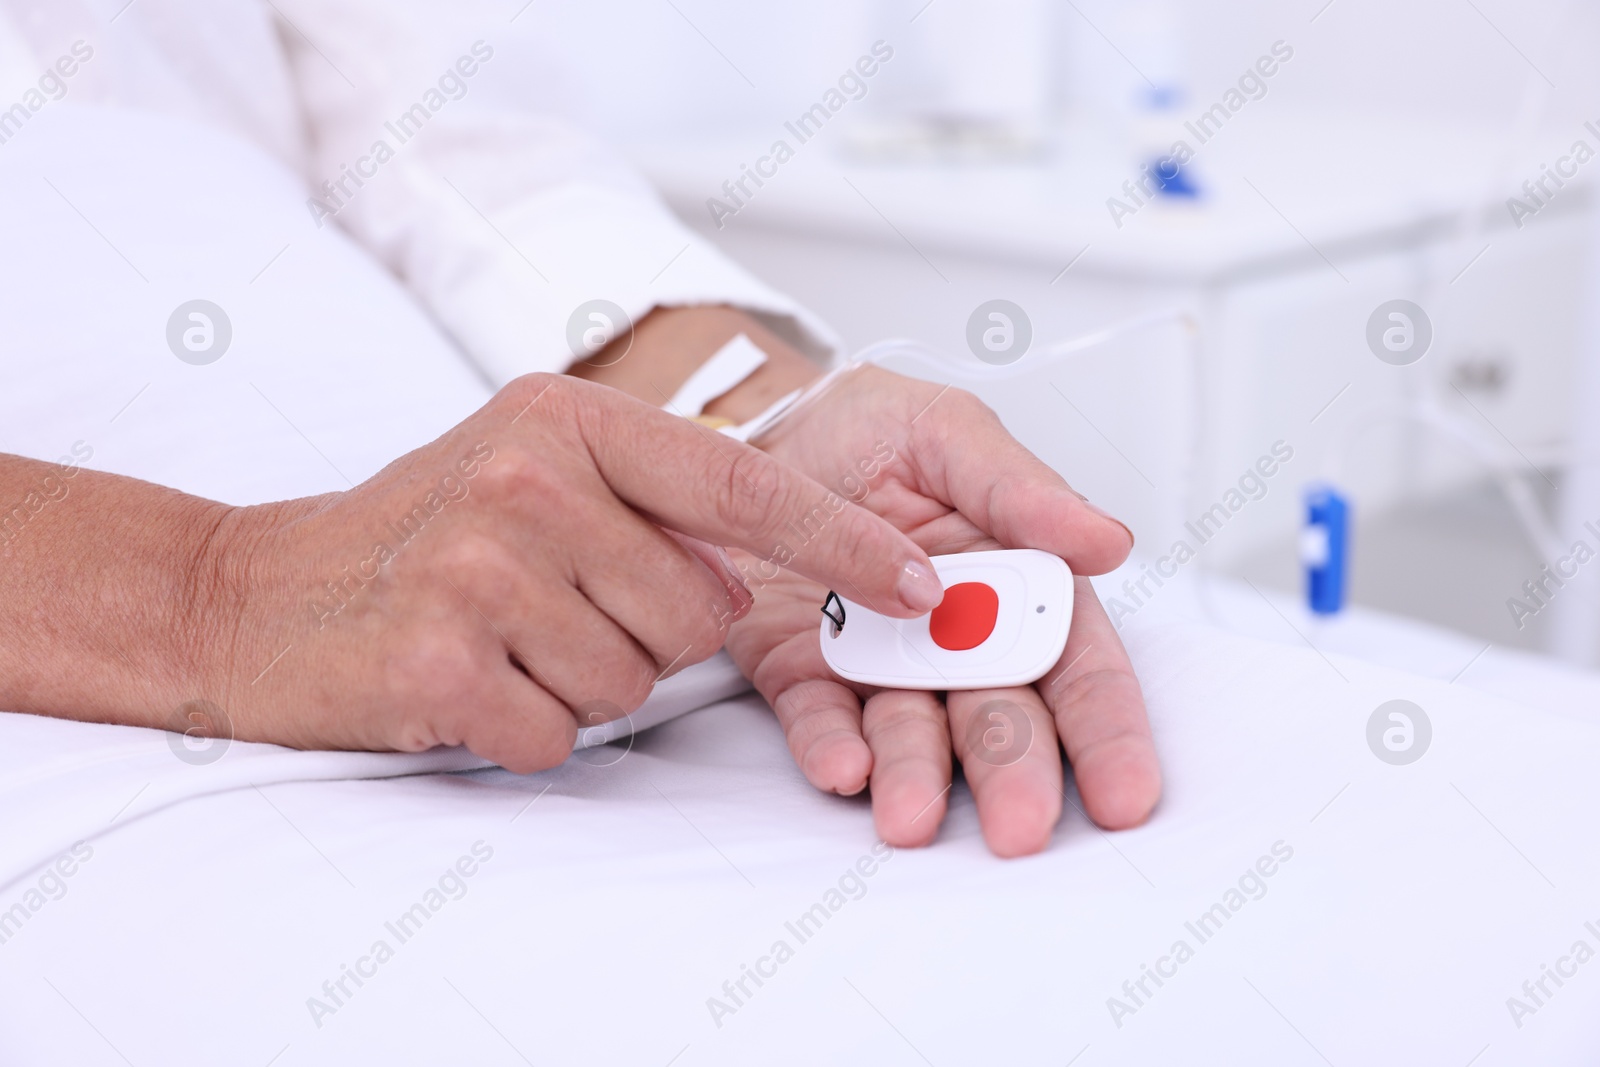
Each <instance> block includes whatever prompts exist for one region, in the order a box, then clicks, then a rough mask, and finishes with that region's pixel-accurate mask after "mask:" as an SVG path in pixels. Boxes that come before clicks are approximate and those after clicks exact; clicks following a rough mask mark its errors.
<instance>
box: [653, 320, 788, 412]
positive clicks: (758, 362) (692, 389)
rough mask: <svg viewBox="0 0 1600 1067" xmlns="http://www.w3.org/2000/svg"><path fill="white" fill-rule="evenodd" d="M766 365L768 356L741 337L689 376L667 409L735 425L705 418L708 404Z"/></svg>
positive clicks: (737, 336)
mask: <svg viewBox="0 0 1600 1067" xmlns="http://www.w3.org/2000/svg"><path fill="white" fill-rule="evenodd" d="M766 362H767V354H766V353H765V352H763V351H761V349H760V348H758V347H757V346H756V343H755V342H754V341H752V340H750V338H748V337H746V336H745V335H744V334H742V333H741V334H738V335H736V336H735V337H734V338H733V340H731V341H729V342H728V343H727V344H725V345H723V346H722V347H721V348H719V349H717V350H716V351H715V352H713V353H712V355H711V358H710V359H708V360H706V361H705V362H704V363H702V364H701V365H700V366H699V367H698V368H697V369H696V370H695V372H694V373H693V374H691V375H689V380H688V381H686V382H684V383H683V384H682V385H681V386H679V387H678V391H677V392H676V393H673V394H672V399H671V400H668V401H667V409H668V410H669V411H672V412H675V413H677V414H679V415H682V416H684V417H685V418H690V419H694V420H695V421H697V422H701V423H710V422H713V421H715V422H720V423H721V424H723V425H732V420H731V419H721V420H718V419H716V417H715V416H710V415H706V414H705V410H706V405H707V404H709V403H711V402H712V401H713V400H715V399H716V398H717V397H719V396H721V395H722V394H723V393H726V392H727V391H728V390H730V389H732V388H733V387H734V386H736V385H738V384H739V383H740V382H742V381H744V380H745V379H746V378H748V377H750V375H752V374H754V373H755V372H756V371H758V370H760V369H761V368H762V367H763V366H765V365H766ZM713 428H714V429H715V428H720V427H719V426H714V427H713Z"/></svg>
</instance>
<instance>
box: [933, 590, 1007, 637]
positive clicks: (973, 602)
mask: <svg viewBox="0 0 1600 1067" xmlns="http://www.w3.org/2000/svg"><path fill="white" fill-rule="evenodd" d="M999 617H1000V595H999V594H998V593H996V592H995V591H994V590H993V589H990V588H989V587H988V586H987V585H984V584H983V583H982V582H962V583H961V584H960V585H952V586H951V587H950V588H948V589H946V590H945V591H944V599H943V600H942V601H940V602H939V606H938V607H936V608H934V609H933V615H932V617H931V618H929V620H928V633H929V635H930V636H932V637H933V643H934V644H936V645H938V646H939V647H940V648H944V649H949V650H950V651H951V652H965V651H966V650H967V649H969V648H977V647H978V646H979V645H981V644H983V643H984V642H985V641H987V640H988V639H989V635H990V634H992V633H994V623H995V620H996V619H997V618H999Z"/></svg>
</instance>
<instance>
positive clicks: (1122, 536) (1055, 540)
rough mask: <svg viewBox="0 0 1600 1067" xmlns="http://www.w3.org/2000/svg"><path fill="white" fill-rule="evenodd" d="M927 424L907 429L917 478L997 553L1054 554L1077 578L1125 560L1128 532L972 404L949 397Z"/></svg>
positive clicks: (957, 394) (933, 408)
mask: <svg viewBox="0 0 1600 1067" xmlns="http://www.w3.org/2000/svg"><path fill="white" fill-rule="evenodd" d="M927 416H928V417H927V418H925V419H919V420H918V421H919V423H920V425H916V426H914V427H913V429H914V430H916V431H918V433H917V434H916V436H914V438H913V440H912V448H913V450H914V454H915V456H916V459H917V465H918V468H919V470H920V471H921V472H922V473H923V474H924V475H925V476H927V477H928V478H929V480H930V481H931V483H932V484H931V486H930V488H933V489H934V491H935V492H936V493H938V494H939V495H940V496H941V497H942V498H943V499H944V500H945V501H946V502H947V503H949V504H950V505H952V506H953V507H955V508H956V509H957V510H959V511H960V512H961V514H963V515H965V516H966V517H967V518H968V519H970V520H971V521H972V523H973V524H974V525H976V526H977V527H978V528H979V529H981V530H983V531H984V532H985V533H987V534H989V535H990V536H991V537H993V538H994V539H995V540H997V541H999V542H1000V544H1001V545H1003V546H1004V547H1006V548H1037V549H1041V550H1043V551H1045V552H1051V553H1054V554H1055V555H1057V556H1060V557H1061V558H1062V559H1064V560H1066V561H1067V563H1068V564H1069V565H1070V566H1071V567H1072V570H1073V572H1074V573H1077V574H1103V573H1105V572H1106V571H1109V570H1112V569H1113V568H1115V567H1117V566H1119V565H1120V564H1121V563H1122V561H1123V560H1124V559H1126V558H1127V556H1128V552H1129V550H1130V549H1131V548H1132V547H1133V532H1132V531H1130V530H1129V529H1128V527H1127V526H1126V525H1124V524H1123V523H1121V522H1119V521H1118V520H1116V519H1114V518H1112V517H1111V516H1110V515H1108V514H1107V513H1106V512H1104V511H1102V510H1100V509H1099V508H1097V507H1095V506H1094V505H1093V504H1091V503H1089V502H1088V501H1087V500H1086V499H1084V497H1083V496H1082V495H1081V494H1079V493H1078V492H1077V491H1075V490H1074V489H1073V488H1072V487H1071V486H1070V485H1068V484H1067V481H1066V479H1065V478H1063V477H1061V475H1060V474H1058V473H1056V471H1055V470H1054V469H1053V468H1052V467H1051V466H1050V465H1049V464H1047V463H1045V462H1044V460H1042V459H1040V458H1039V457H1038V456H1035V455H1034V454H1033V453H1032V452H1030V451H1028V449H1027V448H1025V447H1024V446H1023V444H1022V443H1021V442H1020V441H1018V440H1017V439H1016V438H1015V437H1012V436H1011V433H1010V431H1008V430H1007V429H1006V428H1005V426H1004V424H1002V423H1001V421H1000V417H999V416H998V415H996V414H995V413H994V412H993V411H992V410H990V409H989V407H988V406H987V405H985V404H984V403H983V402H982V401H981V400H979V399H978V398H977V397H975V396H973V395H972V394H970V393H967V392H964V391H962V390H959V389H950V390H948V393H947V394H946V395H943V396H942V397H941V398H940V399H938V400H937V401H936V402H935V403H934V404H932V405H930V406H929V408H928V409H927ZM952 441H954V442H959V447H950V442H952Z"/></svg>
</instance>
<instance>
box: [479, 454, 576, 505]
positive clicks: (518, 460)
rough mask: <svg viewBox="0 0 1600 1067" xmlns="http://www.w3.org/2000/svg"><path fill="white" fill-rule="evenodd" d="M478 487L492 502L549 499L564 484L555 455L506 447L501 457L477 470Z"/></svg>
mask: <svg viewBox="0 0 1600 1067" xmlns="http://www.w3.org/2000/svg"><path fill="white" fill-rule="evenodd" d="M478 478H479V479H480V481H481V488H482V489H483V490H484V491H485V492H486V494H487V495H488V496H490V497H492V498H493V499H494V500H495V501H497V502H499V503H501V504H506V503H514V502H519V501H521V502H530V501H538V500H543V501H549V500H551V499H554V498H556V496H557V495H558V494H560V493H561V492H562V491H563V490H564V489H566V488H567V487H568V486H567V479H566V477H565V474H564V471H563V468H562V466H561V465H560V464H559V463H557V462H555V461H554V457H552V456H549V455H540V454H537V453H535V452H534V451H532V450H531V449H527V448H508V449H505V450H504V452H503V456H502V457H496V461H495V462H494V463H493V464H491V465H489V466H486V467H484V468H483V469H482V471H481V472H480V473H479V475H478Z"/></svg>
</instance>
